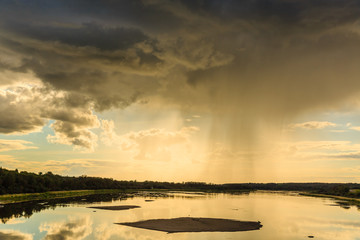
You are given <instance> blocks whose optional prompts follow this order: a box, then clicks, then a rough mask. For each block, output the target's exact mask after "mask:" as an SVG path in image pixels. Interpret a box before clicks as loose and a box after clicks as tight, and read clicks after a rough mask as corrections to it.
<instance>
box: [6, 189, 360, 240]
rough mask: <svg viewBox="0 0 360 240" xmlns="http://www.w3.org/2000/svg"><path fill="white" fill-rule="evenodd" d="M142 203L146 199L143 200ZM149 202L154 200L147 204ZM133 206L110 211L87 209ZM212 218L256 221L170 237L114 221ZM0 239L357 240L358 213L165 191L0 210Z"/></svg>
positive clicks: (269, 197)
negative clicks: (253, 226) (248, 227)
mask: <svg viewBox="0 0 360 240" xmlns="http://www.w3.org/2000/svg"><path fill="white" fill-rule="evenodd" d="M145 200H147V201H145ZM149 200H154V201H149ZM101 205H104V206H109V205H138V206H141V208H136V209H130V210H124V211H109V210H99V209H91V208H87V207H89V206H101ZM188 216H190V217H213V218H228V219H235V220H244V221H261V223H262V225H263V227H262V228H261V229H260V230H255V231H247V232H204V233H174V234H167V233H164V232H159V231H152V230H145V229H137V228H132V227H127V226H122V225H116V224H114V223H119V222H133V221H139V220H146V219H156V218H174V217H188ZM0 218H1V220H2V222H3V223H2V224H1V225H0V239H3V240H23V239H24V240H28V239H34V240H37V239H45V240H55V239H64V240H72V239H74V240H75V239H96V240H108V239H134V240H135V239H136V240H145V239H146V240H161V239H174V240H175V239H176V240H177V239H178V240H182V239H194V240H195V239H196V240H201V239H246V240H249V239H250V240H251V239H276V240H281V239H286V240H289V239H295V240H296V239H310V238H309V236H314V239H326V240H329V239H341V240H355V239H357V240H360V211H359V209H358V207H356V206H350V205H346V204H339V203H337V202H336V200H333V199H327V198H315V197H305V196H299V195H297V194H296V193H281V192H253V193H249V194H238V195H234V194H202V193H185V192H169V193H168V194H167V195H164V196H162V195H159V194H157V193H149V192H145V193H141V194H134V195H131V196H129V197H127V198H126V199H124V198H120V199H119V197H116V196H114V195H113V196H106V197H105V196H97V197H96V198H94V197H82V198H78V199H72V200H71V201H70V202H69V201H65V200H63V201H62V202H60V203H59V202H51V201H50V202H37V203H27V204H14V205H11V206H4V207H2V208H0Z"/></svg>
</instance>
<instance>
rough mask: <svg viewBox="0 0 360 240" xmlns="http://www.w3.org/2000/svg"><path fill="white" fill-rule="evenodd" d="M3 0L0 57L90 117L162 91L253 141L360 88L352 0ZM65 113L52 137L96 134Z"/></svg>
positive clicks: (357, 7)
mask: <svg viewBox="0 0 360 240" xmlns="http://www.w3.org/2000/svg"><path fill="white" fill-rule="evenodd" d="M1 5H2V7H1V8H0V22H1V23H0V52H1V53H3V52H4V54H1V56H0V65H1V66H2V68H3V69H8V70H11V71H15V72H16V71H18V72H22V73H26V72H33V73H34V74H35V75H36V76H37V77H38V78H40V79H41V81H42V82H43V83H44V85H45V88H48V89H51V91H55V92H56V91H61V92H62V96H61V97H54V99H53V101H52V104H54V106H67V107H69V108H70V111H69V113H71V111H72V110H71V109H73V108H74V109H76V111H77V112H78V113H79V114H80V112H81V113H82V114H84V116H85V115H86V116H90V115H91V114H90V115H89V112H90V111H91V110H92V109H94V110H95V111H104V110H107V109H111V108H124V107H127V106H129V105H131V104H133V103H134V102H140V101H142V100H146V101H147V102H149V103H151V99H152V98H153V97H156V99H157V100H159V99H160V100H161V101H162V102H163V103H164V104H168V103H171V104H174V103H175V104H177V105H178V106H179V108H182V109H184V108H186V107H185V106H190V108H191V109H192V110H196V111H201V110H206V111H211V112H212V113H214V133H215V135H219V134H220V133H221V132H225V133H228V134H230V135H231V136H232V137H231V138H243V139H244V141H245V140H246V141H248V139H251V138H252V137H251V136H254V135H256V134H255V133H256V132H257V129H256V127H257V125H259V124H260V122H261V121H265V122H271V123H274V124H277V123H279V124H281V122H282V121H283V119H289V118H291V117H292V116H295V115H296V114H298V113H300V112H302V111H307V110H309V109H313V108H321V109H328V108H338V107H339V106H340V104H341V103H343V101H344V100H346V99H348V98H349V97H350V96H355V95H356V94H357V93H358V92H359V91H360V81H358V76H359V74H360V70H359V68H358V66H357V63H358V62H359V61H360V57H359V56H360V37H359V34H360V30H359V29H360V1H357V0H349V1H340V0H313V1H300V0H299V1H297V0H251V1H250V0H249V1H230V0H228V1H226V0H225V1H200V0H199V1H190V0H187V1H185V0H184V1H164V0H151V1H140V0H138V1H136V0H134V1H130V0H129V1H100V0H95V1H82V0H78V1H50V2H49V1H3V2H1ZM185 110H186V109H185ZM59 114H60V113H59V112H56V111H55V112H54V113H49V112H47V114H44V116H45V115H46V117H45V118H46V119H47V118H50V119H55V120H57V122H56V123H54V125H53V128H54V129H56V131H57V132H58V136H59V138H61V139H62V140H64V139H63V134H65V135H66V136H67V137H65V139H66V141H62V140H61V141H60V140H59V138H58V140H56V141H58V142H66V143H69V142H72V143H75V142H81V141H80V140H81V135H82V134H84V135H85V136H86V137H85V139H87V140H90V142H93V141H94V139H95V138H94V137H92V136H91V133H89V132H88V131H87V130H86V129H84V125H81V124H82V123H77V122H76V119H72V120H71V121H68V119H67V118H66V117H64V116H60V115H61V114H60V115H59ZM20 120H21V119H20ZM73 120H74V121H73ZM20 122H21V121H20ZM69 122H71V124H73V125H71V126H68V123H69ZM37 124H38V122H36V123H34V124H33V125H34V126H37ZM3 125H4V126H7V125H5V124H3ZM30 125H31V124H30ZM90 125H91V126H95V125H96V124H90ZM90 125H87V126H90ZM215 125H216V126H215ZM5 128H7V127H5ZM8 129H10V130H8V132H12V131H14V130H11V129H12V128H8ZM72 130H74V131H75V132H74V131H72ZM85 130H86V131H85ZM4 131H5V130H2V132H4ZM77 134H79V135H77ZM65 135H64V136H65ZM220 135H221V134H220ZM223 135H224V136H225V137H224V138H227V134H223ZM239 136H241V137H239ZM53 141H55V140H53ZM234 142H236V141H234ZM248 142H249V141H248ZM84 145H86V144H84Z"/></svg>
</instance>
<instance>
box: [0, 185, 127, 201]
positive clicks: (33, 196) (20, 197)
mask: <svg viewBox="0 0 360 240" xmlns="http://www.w3.org/2000/svg"><path fill="white" fill-rule="evenodd" d="M120 192H123V190H117V189H101V190H72V191H51V192H43V193H19V194H5V195H0V204H7V203H16V202H26V201H35V200H49V199H54V198H67V197H80V196H87V195H92V194H106V193H120Z"/></svg>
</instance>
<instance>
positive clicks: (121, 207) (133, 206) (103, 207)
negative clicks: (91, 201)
mask: <svg viewBox="0 0 360 240" xmlns="http://www.w3.org/2000/svg"><path fill="white" fill-rule="evenodd" d="M139 207H140V206H136V205H120V206H99V207H89V208H95V209H102V210H113V211H118V210H128V209H133V208H139Z"/></svg>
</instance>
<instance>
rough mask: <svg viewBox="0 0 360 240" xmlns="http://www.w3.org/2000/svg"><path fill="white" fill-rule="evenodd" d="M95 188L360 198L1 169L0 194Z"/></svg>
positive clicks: (321, 186) (270, 186) (305, 187)
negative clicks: (272, 193)
mask: <svg viewBox="0 0 360 240" xmlns="http://www.w3.org/2000/svg"><path fill="white" fill-rule="evenodd" d="M95 189H123V190H126V189H134V190H136V189H171V190H201V191H252V190H275V191H279V190H283V191H309V192H313V193H321V194H331V195H339V196H348V197H360V191H350V190H351V189H360V184H357V183H345V184H342V183H236V184H209V183H203V182H183V183H174V182H155V181H144V182H138V181H118V180H114V179H111V178H99V177H88V176H80V177H69V176H60V175H56V174H53V173H51V172H47V173H44V174H43V173H38V174H36V173H30V172H25V171H21V172H19V171H18V170H17V169H16V170H7V169H4V168H0V194H12V193H39V192H47V191H64V190H95Z"/></svg>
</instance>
